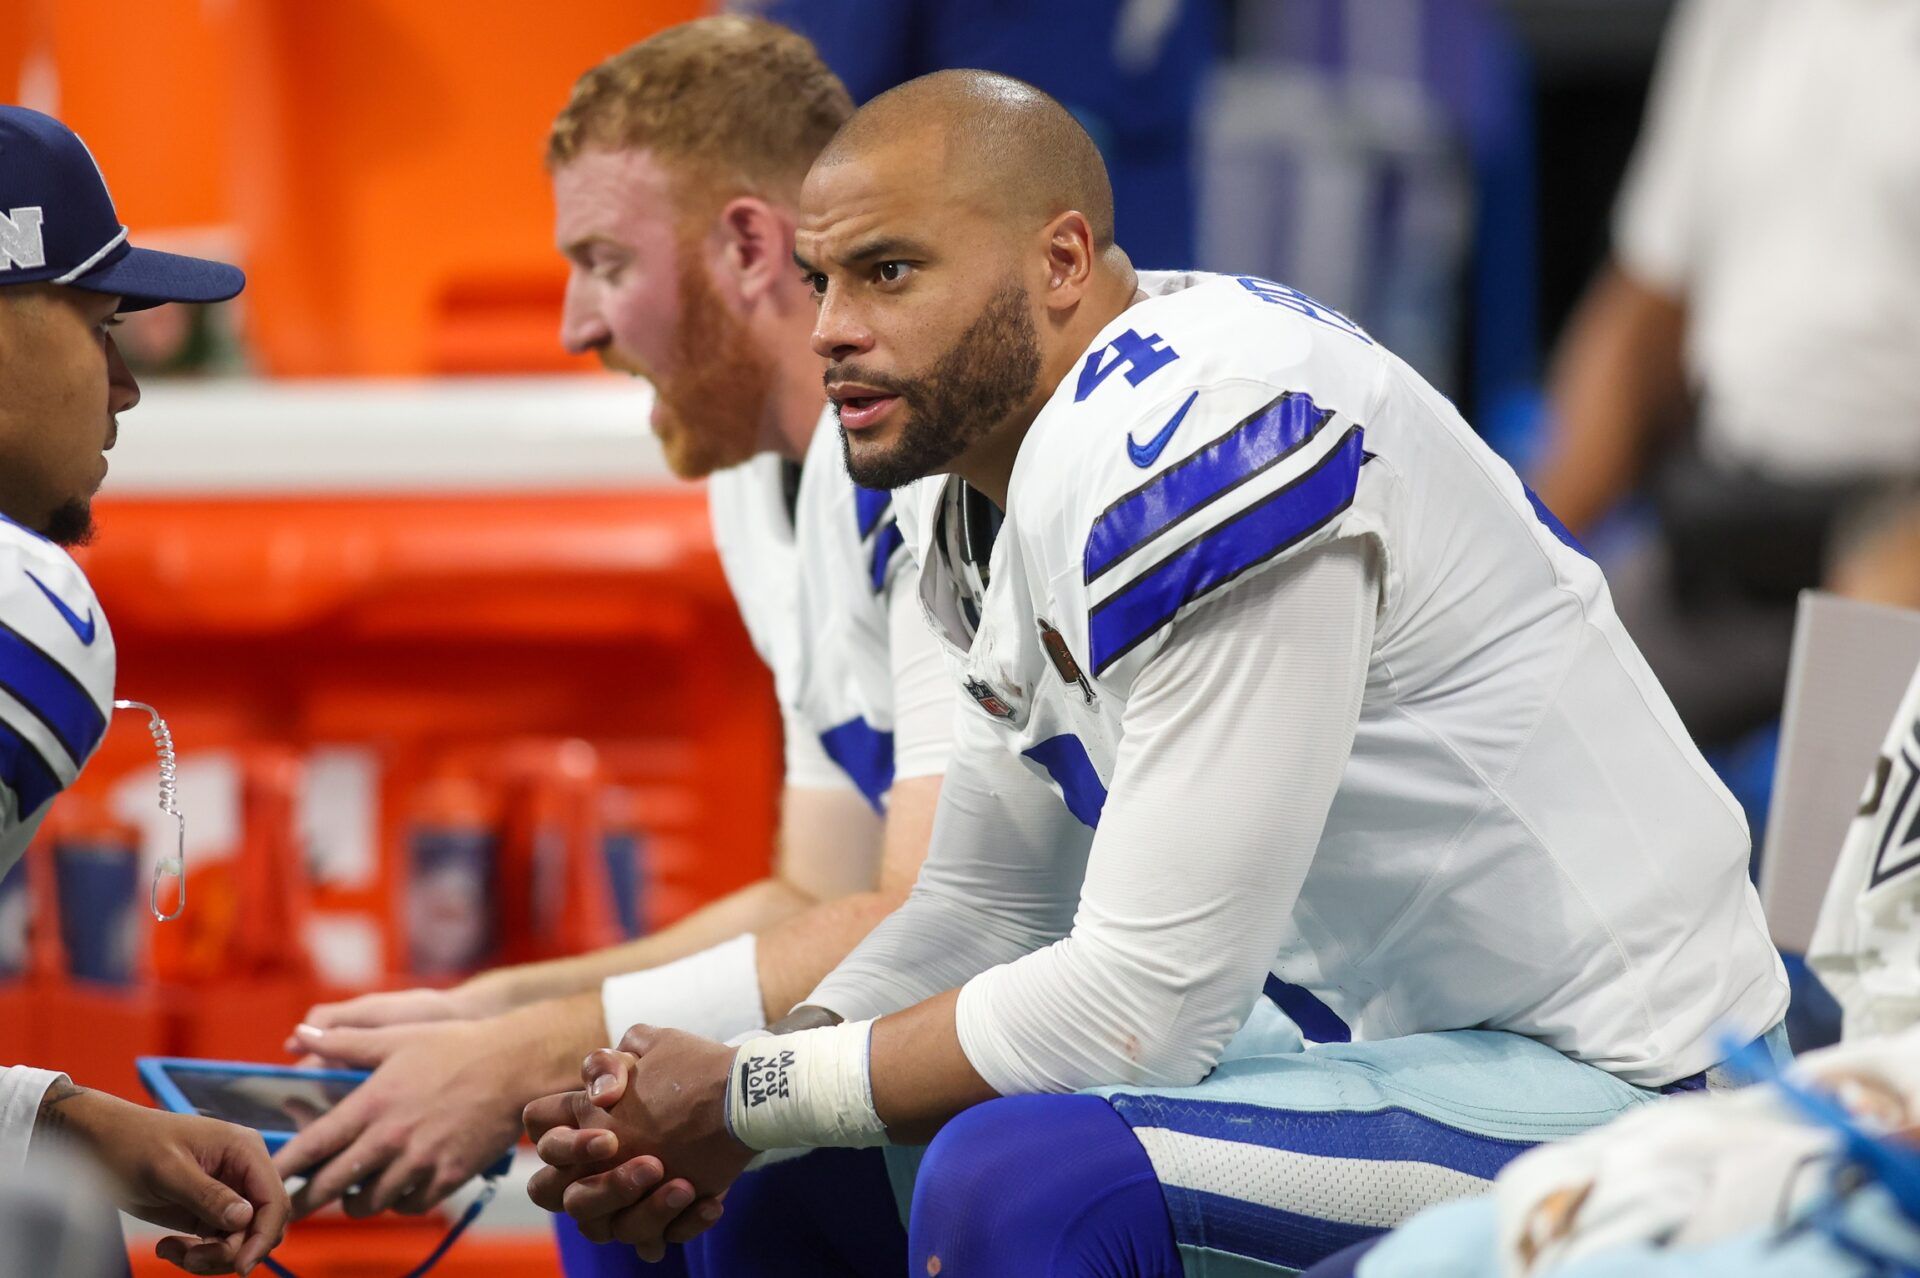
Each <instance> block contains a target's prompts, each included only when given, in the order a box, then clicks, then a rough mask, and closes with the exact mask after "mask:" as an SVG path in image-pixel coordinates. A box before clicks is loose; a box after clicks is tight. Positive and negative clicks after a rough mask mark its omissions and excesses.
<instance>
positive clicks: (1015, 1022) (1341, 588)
mask: <svg viewBox="0 0 1920 1278" xmlns="http://www.w3.org/2000/svg"><path fill="white" fill-rule="evenodd" d="M1378 599H1379V584H1378V577H1377V567H1376V565H1375V563H1374V561H1373V558H1372V552H1371V550H1370V549H1369V547H1368V546H1367V545H1365V544H1363V543H1357V542H1340V543H1335V544H1333V545H1331V546H1328V547H1324V548H1320V549H1316V550H1313V551H1309V552H1307V553H1304V554H1301V555H1299V556H1297V557H1296V558H1294V559H1292V560H1290V561H1287V562H1285V563H1282V564H1278V565H1275V566H1274V567H1272V568H1270V569H1268V570H1267V571H1265V572H1263V573H1261V574H1260V575H1258V576H1257V577H1255V578H1254V579H1252V580H1250V581H1247V582H1244V583H1242V584H1241V585H1239V586H1238V587H1236V588H1235V589H1233V590H1232V591H1230V592H1228V593H1226V594H1225V595H1222V596H1220V597H1218V598H1216V599H1214V600H1212V601H1211V602H1209V603H1208V604H1206V605H1205V606H1204V607H1202V608H1200V609H1198V610H1196V611H1194V612H1193V613H1191V614H1189V615H1188V616H1186V617H1184V618H1183V619H1182V620H1181V621H1180V622H1179V623H1177V628H1176V631H1175V633H1174V634H1173V636H1172V637H1171V638H1170V639H1169V641H1168V642H1167V644H1166V645H1165V647H1164V648H1162V650H1161V651H1160V652H1159V653H1158V654H1157V655H1156V656H1155V657H1154V659H1153V660H1152V662H1151V663H1150V664H1149V665H1148V666H1147V667H1146V668H1145V669H1144V670H1143V671H1142V672H1141V674H1140V675H1139V677H1138V678H1137V679H1136V681H1135V683H1134V687H1133V689H1132V693H1131V696H1130V698H1129V701H1128V704H1127V707H1126V711H1125V714H1124V717H1123V721H1122V740H1121V745H1120V751H1119V756H1118V759H1117V761H1116V764H1115V770H1114V775H1113V778H1112V780H1113V784H1112V786H1111V790H1110V795H1109V798H1108V800H1107V803H1106V806H1105V809H1104V812H1103V815H1102V818H1101V822H1100V828H1099V831H1098V833H1097V835H1095V836H1094V837H1093V838H1092V840H1091V847H1090V849H1089V847H1088V840H1087V838H1086V833H1087V832H1086V831H1085V829H1084V827H1081V826H1079V825H1078V823H1077V822H1074V821H1073V820H1072V818H1071V817H1070V816H1067V814H1066V811H1065V806H1064V805H1063V804H1062V803H1061V802H1060V800H1059V799H1058V798H1057V797H1056V796H1054V795H1053V794H1052V793H1051V791H1048V790H1046V789H1045V788H1044V787H1043V786H1041V785H1040V783H1039V782H1038V781H1037V780H1035V779H1034V778H1033V777H1032V775H1031V774H1030V773H1028V772H1027V771H1026V769H1025V768H1024V766H1023V765H1021V764H1020V763H1019V762H1018V761H1017V760H1015V759H1014V758H1013V756H1012V755H1011V753H1010V752H1009V751H1007V749H1006V748H1005V746H1004V744H1003V743H1000V742H997V741H993V740H991V739H990V738H991V734H992V733H993V732H994V729H993V728H992V727H991V725H978V724H977V723H976V725H975V726H973V727H970V728H969V729H967V731H966V735H965V737H964V739H963V740H962V741H961V742H960V744H959V745H958V747H957V749H956V756H955V762H954V766H953V767H952V768H951V769H950V770H949V772H948V776H947V782H946V792H945V793H943V796H942V800H943V801H942V804H941V811H940V816H939V818H938V819H937V820H936V823H935V831H934V839H933V846H932V850H931V851H930V853H929V857H928V863H927V868H926V870H925V871H923V873H922V877H921V882H920V884H919V886H918V887H916V889H915V891H914V894H913V896H912V897H911V898H910V899H909V901H908V902H907V904H906V905H905V906H904V907H902V909H901V910H900V911H898V912H896V914H895V915H894V916H893V918H891V919H889V920H888V921H887V922H886V923H885V924H883V925H882V927H881V928H879V929H877V930H876V931H875V932H874V934H873V935H872V936H870V937H869V938H868V940H867V942H866V943H865V944H863V945H862V946H861V947H860V949H859V950H857V951H856V952H855V953H854V955H852V956H851V957H850V958H849V959H848V961H847V962H846V963H844V964H842V965H841V967H840V968H839V969H837V970H836V971H835V972H834V973H833V974H832V975H831V976H830V977H829V978H828V979H827V981H825V982H824V983H823V984H822V985H821V987H820V989H819V990H817V991H815V994H814V996H813V997H812V998H810V999H809V1000H808V1001H809V1002H811V1003H816V1004H819V1005H821V1006H825V1007H828V1008H830V1009H832V1010H833V1011H836V1012H839V1013H840V1014H841V1015H843V1016H847V1017H848V1018H849V1019H852V1018H854V1017H866V1016H872V1015H876V1014H879V1013H884V1012H888V1011H893V1010H897V1009H898V1008H900V1007H904V1006H907V1005H908V1004H910V1003H912V1002H917V1001H919V1000H921V999H924V998H927V997H930V996H931V995H933V994H936V993H939V992H941V991H943V990H946V989H950V988H953V987H954V986H956V985H961V984H963V983H964V988H963V989H962V992H961V996H960V1003H959V1012H958V1017H959V1033H960V1042H961V1046H962V1048H963V1050H964V1051H965V1052H966V1054H967V1057H968V1059H969V1060H970V1061H971V1062H972V1064H973V1066H974V1068H975V1069H977V1070H978V1071H979V1072H980V1075H981V1077H982V1078H984V1079H985V1080H986V1081H987V1082H988V1083H989V1084H990V1085H991V1086H993V1087H994V1088H995V1090H997V1091H999V1092H1001V1093H1002V1094H1009V1095H1010V1094H1017V1093H1023V1092H1054V1091H1070V1090H1075V1089H1078V1088H1083V1087H1089V1086H1096V1085H1100V1084H1112V1083H1160V1084H1170V1085H1178V1084H1184V1083H1192V1082H1195V1081H1197V1080H1198V1079H1200V1078H1201V1077H1204V1076H1205V1074H1206V1073H1207V1072H1208V1071H1209V1070H1210V1069H1211V1068H1212V1066H1213V1065H1214V1063H1215V1062H1216V1061H1217V1060H1218V1058H1219V1054H1220V1052H1221V1050H1222V1049H1223V1048H1224V1047H1225V1045H1226V1043H1227V1040H1228V1039H1229V1038H1231V1037H1232V1035H1233V1034H1234V1032H1235V1031H1236V1030H1238V1029H1239V1027H1240V1025H1241V1024H1242V1022H1243V1021H1244V1020H1245V1018H1246V1015H1247V1013H1248V1012H1249V1010H1250V1009H1251V1007H1252V1005H1253V1002H1254V1000H1255V999H1256V998H1257V997H1258V996H1259V993H1260V989H1261V986H1262V984H1263V982H1264V980H1265V978H1266V975H1267V973H1268V971H1269V970H1270V969H1271V966H1272V963H1273V960H1274V958H1275V957H1276V955H1277V953H1278V951H1279V949H1280V947H1281V945H1282V943H1283V941H1284V939H1285V937H1286V935H1287V932H1288V930H1289V918H1290V915H1291V912H1292V909H1293V905H1294V902H1295V900H1296V898H1297V897H1298V895H1299V891H1300V886H1301V884H1302V882H1303V881H1304V880H1305V878H1306V874H1307V870H1308V868H1309V866H1310V865H1311V863H1312V860H1313V854H1314V851H1315V848H1316V847H1317V845H1318V843H1319V839H1320V833H1321V829H1322V827H1323V826H1324V824H1325V821H1326V816H1327V811H1328V809H1329V807H1330V806H1331V804H1332V801H1333V796H1334V792H1335V791H1336V790H1337V789H1338V787H1339V783H1340V778H1341V776H1342V774H1343V772H1344V771H1345V768H1346V763H1347V757H1348V754H1349V753H1350V751H1351V749H1352V745H1353V735H1354V731H1355V727H1356V724H1357V722H1358V719H1359V711H1360V699H1361V695H1362V693H1363V692H1364V690H1365V684H1366V674H1367V668H1368V661H1369V656H1370V653H1371V649H1372V642H1373V626H1374V620H1375V611H1376V608H1377V606H1378ZM964 718H965V719H967V720H971V721H977V720H978V716H971V715H969V716H965V717H964ZM983 732H984V733H985V734H987V739H982V736H981V734H982V733H983ZM1016 772H1017V773H1018V775H1019V780H1020V784H1016V783H1015V780H1014V774H1015V773H1016ZM1036 791H1038V792H1039V795H1040V796H1043V797H1044V801H1045V802H1044V804H1043V803H1042V801H1041V799H1039V798H1036V797H1035V792H1036ZM1046 805H1050V806H1046ZM1076 831H1077V832H1078V836H1077V837H1076V836H1075V832H1076Z"/></svg>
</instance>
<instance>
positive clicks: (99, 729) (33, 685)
mask: <svg viewBox="0 0 1920 1278" xmlns="http://www.w3.org/2000/svg"><path fill="white" fill-rule="evenodd" d="M0 688H5V689H6V690H7V691H8V692H10V693H12V694H13V696H14V698H15V699H16V700H18V701H19V702H20V703H21V704H22V705H24V706H26V708H27V709H29V710H31V711H32V712H33V714H34V717H35V718H37V719H39V720H40V722H42V723H44V724H46V725H47V730H48V731H50V732H52V733H53V735H54V736H55V737H56V738H57V739H58V740H59V742H60V744H61V745H62V746H64V747H66V751H67V753H68V754H70V755H72V756H73V761H74V763H75V764H81V763H85V762H86V761H87V756H88V755H90V754H92V753H93V747H94V746H96V745H98V744H99V743H100V737H101V735H102V734H103V733H105V732H106V730H107V720H106V716H105V715H103V714H101V713H100V707H99V706H97V705H95V704H94V703H93V698H92V697H90V696H88V695H87V690H86V689H85V688H83V687H81V686H80V681H79V680H78V679H75V678H74V677H73V675H71V674H70V673H68V671H67V668H66V667H65V666H63V665H61V664H60V663H59V662H58V661H55V660H54V659H53V658H52V657H50V656H48V655H47V654H46V652H45V651H43V650H42V649H41V648H40V646H39V645H38V644H36V643H34V642H33V641H32V640H31V639H28V638H27V637H26V636H25V635H23V634H21V633H20V632H19V631H17V630H15V629H13V627H11V626H8V625H6V624H4V623H0Z"/></svg>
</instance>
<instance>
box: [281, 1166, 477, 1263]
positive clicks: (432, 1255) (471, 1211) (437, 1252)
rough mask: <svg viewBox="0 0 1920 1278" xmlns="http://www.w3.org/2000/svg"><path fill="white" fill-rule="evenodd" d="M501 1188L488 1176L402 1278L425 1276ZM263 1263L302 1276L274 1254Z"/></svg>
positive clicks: (458, 1239)
mask: <svg viewBox="0 0 1920 1278" xmlns="http://www.w3.org/2000/svg"><path fill="white" fill-rule="evenodd" d="M499 1190H500V1181H499V1178H498V1177H495V1176H488V1177H486V1185H485V1188H483V1189H482V1190H481V1191H480V1195H479V1197H477V1198H475V1199H474V1200H473V1201H472V1202H470V1203H468V1204H467V1209H466V1211H464V1212H463V1213H461V1216H460V1219H459V1220H457V1221H455V1222H454V1225H453V1228H452V1229H449V1230H448V1231H447V1236H446V1237H444V1238H442V1239H441V1240H440V1245H439V1246H437V1247H435V1248H434V1249H433V1250H432V1251H431V1252H429V1253H428V1254H427V1258H426V1259H425V1260H423V1261H421V1262H420V1263H419V1264H417V1265H415V1266H414V1267H413V1268H412V1269H409V1270H407V1272H406V1273H404V1274H402V1275H401V1276H400V1278H423V1275H425V1274H426V1272H427V1271H428V1270H430V1269H432V1268H433V1267H434V1266H435V1265H437V1264H439V1263H440V1258H441V1257H443V1256H445V1255H446V1254H447V1250H448V1249H449V1248H451V1247H452V1246H453V1245H454V1244H455V1243H456V1242H459V1241H460V1235H461V1234H464V1233H466V1232H467V1226H468V1225H471V1224H472V1223H473V1222H474V1221H476V1220H478V1219H480V1213H481V1212H483V1211H485V1210H486V1209H487V1204H488V1203H490V1202H492V1201H493V1196H494V1195H495V1194H496V1193H498V1192H499ZM261 1263H262V1264H264V1265H266V1267H267V1268H268V1269H270V1270H272V1271H273V1272H274V1273H276V1274H278V1275H279V1276H280V1278H300V1276H299V1275H298V1274H296V1273H294V1272H293V1270H291V1269H288V1268H287V1267H286V1266H285V1265H283V1264H281V1263H280V1262H279V1261H277V1260H275V1259H274V1258H273V1257H272V1256H267V1257H265V1258H264V1259H263V1260H262V1261H261Z"/></svg>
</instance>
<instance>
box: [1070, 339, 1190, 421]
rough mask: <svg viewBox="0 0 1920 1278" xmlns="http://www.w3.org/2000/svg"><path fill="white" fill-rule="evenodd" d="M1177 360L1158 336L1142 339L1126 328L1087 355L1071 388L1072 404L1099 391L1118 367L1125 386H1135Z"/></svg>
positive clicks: (1175, 354)
mask: <svg viewBox="0 0 1920 1278" xmlns="http://www.w3.org/2000/svg"><path fill="white" fill-rule="evenodd" d="M1179 358H1180V352H1178V351H1176V350H1174V349H1173V347H1171V346H1169V345H1167V343H1166V340H1165V339H1164V338H1162V337H1161V336H1160V334H1158V333H1148V334H1147V335H1146V336H1145V337H1142V336H1140V334H1138V333H1136V332H1134V331H1133V330H1132V329H1128V330H1127V331H1126V332H1124V333H1122V334H1120V336H1118V337H1116V338H1114V339H1113V340H1112V341H1111V342H1109V343H1107V344H1106V345H1105V346H1102V347H1101V348H1100V349H1099V350H1097V351H1095V352H1093V354H1091V355H1089V356H1087V362H1086V364H1085V365H1083V366H1082V367H1081V369H1080V384H1079V385H1078V386H1076V387H1074V391H1073V402H1074V403H1076V404H1077V403H1079V402H1080V401H1081V400H1083V399H1085V398H1086V397H1087V396H1089V395H1091V394H1093V392H1094V391H1096V390H1098V389H1099V387H1100V383H1101V382H1104V381H1106V380H1107V379H1108V378H1109V377H1112V376H1113V375H1114V373H1115V372H1117V371H1118V370H1120V369H1121V368H1125V369H1126V370H1127V383H1128V384H1129V385H1132V386H1138V385H1139V384H1140V383H1141V382H1144V381H1146V380H1147V379H1148V378H1149V377H1152V376H1153V375H1154V374H1155V373H1157V372H1159V371H1160V370H1161V369H1163V368H1165V367H1166V366H1167V365H1169V364H1171V363H1173V361H1175V360H1176V359H1179Z"/></svg>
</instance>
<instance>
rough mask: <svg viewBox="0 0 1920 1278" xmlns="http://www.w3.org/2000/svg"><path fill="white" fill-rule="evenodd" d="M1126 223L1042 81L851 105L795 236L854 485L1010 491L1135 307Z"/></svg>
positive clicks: (912, 88)
mask: <svg viewBox="0 0 1920 1278" xmlns="http://www.w3.org/2000/svg"><path fill="white" fill-rule="evenodd" d="M1113 234H1114V228H1113V188H1112V187H1111V186H1110V185H1109V184H1108V182H1107V169H1106V165H1105V164H1104V163H1102V162H1101V159H1100V152H1099V150H1098V149H1097V148H1096V147H1095V146H1094V145H1093V139H1092V138H1090V137H1088V136H1087V131H1086V130H1085V129H1083V128H1081V127H1080V125H1079V122H1078V121H1076V120H1075V119H1074V118H1073V116H1072V115H1071V114H1070V113H1069V112H1068V111H1067V109H1066V108H1065V107H1063V106H1061V105H1060V104H1059V103H1058V102H1055V101H1054V100H1053V99H1052V98H1050V97H1048V96H1047V95H1046V94H1044V93H1042V92H1040V90H1038V89H1036V88H1034V87H1033V86H1032V85H1030V84H1024V83H1022V82H1021V81H1019V80H1013V79H1009V78H1008V77H1006V76H1003V75H988V74H987V73H985V72H982V71H941V72H938V73H936V74H934V75H929V76H922V77H921V78H920V79H918V80H911V81H909V82H907V83H906V84H903V85H901V86H900V87H899V88H897V89H894V90H892V91H891V92H888V93H884V94H882V95H880V96H879V97H877V98H875V99H874V100H873V101H872V102H869V103H868V104H867V105H866V106H865V107H862V108H861V109H860V110H859V111H857V112H855V113H854V116H853V118H852V119H851V120H849V121H847V124H846V126H845V127H844V128H842V129H841V130H840V132H839V133H837V134H835V135H834V138H833V141H832V142H830V143H828V144H827V148H826V150H825V151H823V152H822V153H821V155H820V158H819V159H818V160H817V161H815V163H814V166H813V168H812V170H811V171H810V172H808V174H807V180H806V184H805V185H804V186H803V187H802V188H801V192H800V223H799V225H798V226H797V227H796V228H795V232H794V260H795V262H796V263H797V264H798V265H799V267H800V270H801V273H802V275H803V277H804V278H805V279H806V280H807V282H808V285H809V287H810V288H811V289H812V291H813V295H814V298H815V299H816V300H817V301H818V302H819V306H820V309H819V313H818V315H817V316H816V317H815V322H814V329H813V349H814V351H815V353H817V354H819V355H820V356H822V357H823V358H825V359H826V361H827V368H826V382H827V395H828V398H830V399H831V400H832V401H833V403H834V407H835V410H836V411H837V412H838V414H839V418H840V427H841V436H842V439H843V441H844V443H845V445H846V457H847V469H848V471H849V472H850V473H851V474H852V475H853V478H854V480H855V481H856V482H858V483H861V484H864V485H867V486H869V487H875V488H880V487H885V488H892V487H897V486H899V485H901V484H904V483H907V482H909V481H911V480H914V479H918V478H920V477H921V476H923V475H930V474H935V473H943V472H946V473H954V474H959V475H961V476H963V477H965V478H966V479H967V481H968V482H969V483H973V484H975V486H976V487H979V488H980V489H981V491H983V492H985V493H986V494H987V495H988V496H989V497H996V499H997V495H998V494H1000V493H1002V492H1003V491H1004V488H1005V477H1006V476H1007V475H1008V474H1010V473H1011V470H1012V460H1013V457H1014V454H1015V453H1016V452H1017V451H1018V449H1019V444H1020V440H1021V439H1022V438H1023V437H1024V436H1025V434H1026V430H1027V427H1028V426H1030V425H1032V423H1033V419H1034V416H1035V415H1036V414H1037V413H1038V412H1039V411H1040V408H1041V406H1042V405H1044V404H1045V403H1046V401H1047V399H1048V398H1049V397H1050V396H1051V395H1052V394H1053V391H1054V388H1055V387H1056V386H1058V385H1059V384H1060V382H1061V380H1062V378H1064V377H1065V375H1066V372H1067V370H1068V369H1069V368H1070V367H1071V366H1073V365H1074V364H1076V363H1078V362H1079V360H1080V359H1081V357H1082V356H1083V355H1084V353H1085V351H1086V348H1087V345H1088V343H1089V341H1091V339H1092V338H1093V337H1094V335H1095V334H1097V333H1098V332H1099V331H1100V329H1101V328H1102V327H1103V326H1104V325H1105V324H1106V323H1107V321H1108V320H1110V319H1112V318H1113V317H1114V316H1116V315H1118V314H1119V313H1120V312H1121V311H1123V310H1125V309H1126V308H1127V307H1128V306H1130V305H1132V303H1133V299H1134V296H1135V280H1134V275H1133V268H1132V267H1131V266H1130V265H1129V264H1128V262H1127V259H1126V255H1125V254H1124V253H1122V252H1121V251H1120V250H1119V248H1118V247H1117V246H1116V245H1115V244H1114V242H1113Z"/></svg>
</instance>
